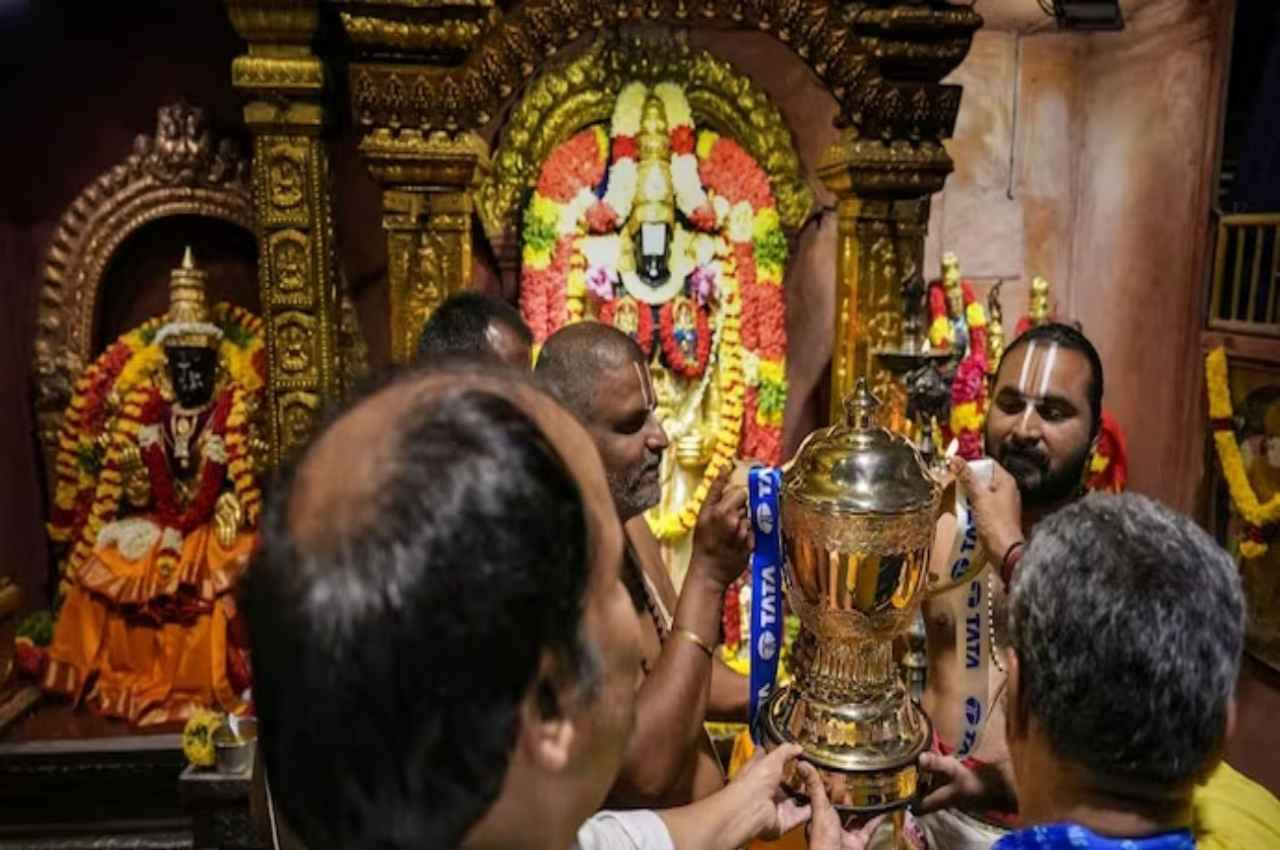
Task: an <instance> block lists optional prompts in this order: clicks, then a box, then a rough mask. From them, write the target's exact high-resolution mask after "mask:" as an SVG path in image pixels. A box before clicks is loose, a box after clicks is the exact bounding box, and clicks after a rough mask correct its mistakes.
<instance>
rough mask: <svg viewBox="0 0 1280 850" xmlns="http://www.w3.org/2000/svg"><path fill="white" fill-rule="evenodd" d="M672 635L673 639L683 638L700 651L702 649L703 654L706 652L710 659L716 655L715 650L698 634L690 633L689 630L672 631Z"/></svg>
mask: <svg viewBox="0 0 1280 850" xmlns="http://www.w3.org/2000/svg"><path fill="white" fill-rule="evenodd" d="M671 635H672V636H673V637H682V638H684V639H685V640H687V641H689V643H691V644H693V645H694V646H696V647H697V648H698V649H701V650H702V651H703V652H705V653H706V654H707V657H708V658H711V657H712V655H713V654H714V650H712V649H711V646H710V645H709V644H708V643H707V642H706V641H705V640H703V639H702V638H700V637H698V636H697V635H696V634H694V633H693V632H691V631H689V630H688V629H672V630H671Z"/></svg>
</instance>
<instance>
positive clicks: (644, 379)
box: [631, 362, 658, 410]
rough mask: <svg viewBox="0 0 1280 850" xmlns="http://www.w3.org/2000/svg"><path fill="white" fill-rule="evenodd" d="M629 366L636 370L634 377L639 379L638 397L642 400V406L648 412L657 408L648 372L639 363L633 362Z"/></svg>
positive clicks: (655, 395)
mask: <svg viewBox="0 0 1280 850" xmlns="http://www.w3.org/2000/svg"><path fill="white" fill-rule="evenodd" d="M631 366H632V368H634V369H635V370H636V376H637V377H638V378H639V379H640V396H641V398H643V399H644V406H645V408H646V409H648V410H653V409H654V408H655V407H657V406H658V396H657V394H656V393H654V391H653V382H652V380H651V379H650V378H649V370H648V369H646V368H645V367H644V365H643V364H641V363H635V362H633V363H632V364H631Z"/></svg>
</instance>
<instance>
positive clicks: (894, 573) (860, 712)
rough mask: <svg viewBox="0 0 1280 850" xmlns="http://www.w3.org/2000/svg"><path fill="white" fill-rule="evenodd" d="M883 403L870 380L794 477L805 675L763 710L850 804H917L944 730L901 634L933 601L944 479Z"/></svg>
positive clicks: (863, 807)
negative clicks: (916, 693)
mask: <svg viewBox="0 0 1280 850" xmlns="http://www.w3.org/2000/svg"><path fill="white" fill-rule="evenodd" d="M878 406H879V402H878V401H877V400H876V398H875V397H874V396H873V395H871V393H869V392H868V391H867V387H866V382H865V381H864V380H859V381H858V385H857V388H856V390H855V392H854V393H853V395H851V396H849V397H847V398H846V399H845V402H844V409H845V421H844V422H843V423H841V424H837V425H833V426H831V427H829V428H826V429H823V430H820V431H817V432H815V433H813V434H812V435H810V437H809V438H808V439H807V440H806V441H805V444H804V446H803V447H802V448H801V450H800V452H799V454H798V455H797V456H796V460H795V462H794V463H793V464H792V465H791V467H790V469H789V470H787V472H786V473H785V475H784V476H783V481H782V490H781V512H782V538H783V549H784V552H785V558H786V563H785V566H784V568H783V576H784V578H783V586H784V588H785V592H786V594H787V601H788V602H789V603H790V605H791V610H792V611H794V612H795V613H796V614H797V615H798V617H799V619H800V623H801V626H800V634H799V637H798V638H797V640H796V643H795V649H794V652H793V659H794V660H793V667H794V670H793V672H794V680H793V682H792V684H790V685H788V686H785V687H781V688H779V689H777V690H776V691H774V692H773V694H772V696H771V697H770V699H769V701H768V703H767V704H766V705H765V706H764V708H763V710H762V712H761V717H760V718H759V723H760V732H761V734H762V735H763V738H764V741H765V745H766V746H768V747H770V748H772V747H775V746H777V745H779V744H782V743H786V742H794V743H798V744H800V745H801V746H802V747H803V748H804V753H803V756H802V757H803V758H804V759H806V760H807V761H809V762H811V763H812V764H813V765H814V766H815V767H817V768H818V771H819V773H820V774H821V775H822V777H823V780H824V782H825V783H826V787H827V793H828V795H829V796H830V798H831V802H832V803H833V804H834V805H835V807H836V808H837V809H839V810H841V811H842V812H845V813H855V812H857V813H874V812H880V811H889V810H894V809H903V808H905V806H906V805H907V803H908V802H910V800H911V799H912V797H914V796H915V793H916V788H917V784H918V782H917V780H918V774H917V768H916V757H917V756H918V755H919V754H920V753H921V752H922V751H923V750H924V749H925V748H926V747H928V745H929V743H930V739H931V737H932V727H931V725H930V723H929V719H928V717H926V716H925V714H924V712H923V711H922V710H921V709H920V707H919V706H918V705H917V704H915V703H914V702H912V701H911V699H910V697H909V695H908V692H907V689H906V687H905V685H904V684H903V681H902V679H901V677H900V675H899V671H898V665H897V664H896V663H895V661H894V655H893V643H894V639H895V638H897V637H899V636H902V635H905V633H906V632H907V631H908V630H909V629H910V627H911V624H912V622H913V620H914V619H915V617H916V615H917V612H918V611H919V608H920V603H921V600H922V597H923V593H924V588H925V583H926V580H927V576H928V567H929V552H930V549H931V547H932V544H933V538H934V530H935V525H936V523H937V517H938V507H939V499H940V495H941V489H940V487H939V485H938V484H937V482H936V481H935V480H934V478H933V477H932V476H930V474H929V471H928V467H927V466H926V464H925V462H924V461H923V459H922V458H921V456H920V453H919V452H918V451H917V450H916V449H915V447H914V446H912V445H911V443H910V442H909V441H908V440H907V439H905V438H904V437H901V436H898V435H896V434H893V433H891V432H890V431H888V430H887V429H885V428H882V427H880V426H879V425H877V424H876V408H877V407H878ZM793 780H794V785H793V790H795V791H802V790H803V789H802V788H801V787H800V783H799V780H798V777H793Z"/></svg>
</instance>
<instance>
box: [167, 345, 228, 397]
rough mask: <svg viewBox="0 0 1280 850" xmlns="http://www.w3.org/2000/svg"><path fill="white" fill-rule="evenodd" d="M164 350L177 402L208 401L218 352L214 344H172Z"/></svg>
mask: <svg viewBox="0 0 1280 850" xmlns="http://www.w3.org/2000/svg"><path fill="white" fill-rule="evenodd" d="M164 353H165V359H166V360H167V361H168V363H169V381H170V383H172V384H173V394H174V395H175V396H176V397H177V399H178V404H180V405H182V406H183V407H186V408H196V407H200V406H201V405H203V404H206V403H207V402H208V401H209V399H210V398H212V397H213V382H214V378H215V375H216V371H217V367H218V353H217V352H216V351H214V350H213V349H212V348H204V347H202V346H193V345H174V346H170V347H168V348H166V349H165V351H164Z"/></svg>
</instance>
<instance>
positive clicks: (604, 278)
mask: <svg viewBox="0 0 1280 850" xmlns="http://www.w3.org/2000/svg"><path fill="white" fill-rule="evenodd" d="M617 281H618V274H617V272H613V271H610V270H609V269H607V268H605V267H604V266H592V267H591V268H589V269H587V291H589V292H590V293H591V294H592V295H594V296H595V297H597V298H599V299H600V300H601V301H612V300H613V285H614V284H615V283H617Z"/></svg>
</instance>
